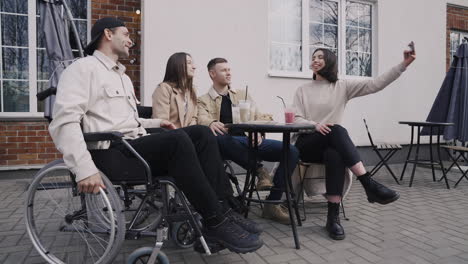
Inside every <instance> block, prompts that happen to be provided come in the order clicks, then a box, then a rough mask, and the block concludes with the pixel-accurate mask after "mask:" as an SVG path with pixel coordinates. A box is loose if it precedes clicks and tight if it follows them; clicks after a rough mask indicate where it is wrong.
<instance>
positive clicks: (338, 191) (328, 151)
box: [296, 125, 361, 196]
mask: <svg viewBox="0 0 468 264" xmlns="http://www.w3.org/2000/svg"><path fill="white" fill-rule="evenodd" d="M330 128H331V132H330V133H328V134H327V135H326V136H324V135H322V134H320V133H319V132H315V133H313V134H302V135H300V136H299V138H298V139H297V141H296V147H297V148H298V149H299V154H300V158H301V160H302V161H305V162H318V163H324V164H325V168H326V169H325V170H326V175H325V177H326V179H325V184H326V189H327V194H328V195H340V196H341V195H342V194H343V186H344V176H345V173H346V171H345V170H346V168H347V167H348V168H349V167H352V166H353V165H355V164H356V163H358V162H359V161H361V158H360V157H359V153H358V152H357V149H356V147H355V146H354V144H353V142H352V141H351V138H349V135H348V131H346V129H345V128H344V127H342V126H340V125H334V126H332V127H330Z"/></svg>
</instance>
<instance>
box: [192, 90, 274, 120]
mask: <svg viewBox="0 0 468 264" xmlns="http://www.w3.org/2000/svg"><path fill="white" fill-rule="evenodd" d="M228 93H229V97H230V98H231V101H232V103H233V104H238V103H239V100H244V99H245V90H235V89H229V90H228ZM247 100H249V101H250V102H253V103H255V102H254V101H253V100H252V98H251V97H250V96H248V97H247ZM221 101H222V97H221V95H219V94H218V92H216V90H215V89H214V88H213V86H211V88H210V90H209V91H208V93H207V94H204V95H203V96H200V97H198V104H197V105H198V124H199V125H204V126H209V125H210V124H211V123H212V122H214V121H218V120H219V119H220V116H221ZM254 108H255V110H254V113H255V115H254V120H272V119H271V115H269V114H261V113H260V112H259V111H258V109H257V107H255V105H254Z"/></svg>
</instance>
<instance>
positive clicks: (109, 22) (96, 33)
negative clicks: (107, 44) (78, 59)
mask: <svg viewBox="0 0 468 264" xmlns="http://www.w3.org/2000/svg"><path fill="white" fill-rule="evenodd" d="M115 27H125V24H124V22H123V21H122V20H120V19H118V18H115V17H104V18H101V19H99V20H98V21H96V23H94V25H93V27H92V28H91V42H89V43H88V45H87V46H86V47H85V48H84V52H85V53H86V54H88V55H93V53H94V51H95V50H96V48H97V44H98V41H99V39H100V38H101V36H102V33H104V29H106V28H115Z"/></svg>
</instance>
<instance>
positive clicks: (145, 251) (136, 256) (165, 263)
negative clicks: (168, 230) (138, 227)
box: [127, 247, 169, 264]
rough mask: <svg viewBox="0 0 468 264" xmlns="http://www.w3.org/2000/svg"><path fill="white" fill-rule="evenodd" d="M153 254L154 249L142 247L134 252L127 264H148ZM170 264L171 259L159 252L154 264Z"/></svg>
mask: <svg viewBox="0 0 468 264" xmlns="http://www.w3.org/2000/svg"><path fill="white" fill-rule="evenodd" d="M152 252H153V248H152V247H142V248H139V249H137V250H135V251H133V252H132V254H130V255H129V256H128V259H127V264H146V263H148V260H149V258H150V256H151V253H152ZM156 263H157V264H169V258H168V257H167V256H166V254H164V252H162V251H159V254H158V256H157V257H156V262H155V263H154V264H156Z"/></svg>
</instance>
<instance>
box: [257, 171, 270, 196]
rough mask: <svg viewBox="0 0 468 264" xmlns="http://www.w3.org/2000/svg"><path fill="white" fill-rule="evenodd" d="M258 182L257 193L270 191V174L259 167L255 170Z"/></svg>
mask: <svg viewBox="0 0 468 264" xmlns="http://www.w3.org/2000/svg"><path fill="white" fill-rule="evenodd" d="M257 174H258V181H257V191H266V190H270V189H271V187H273V183H272V182H271V179H270V173H268V171H267V170H266V169H265V168H263V167H261V168H258V169H257Z"/></svg>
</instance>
